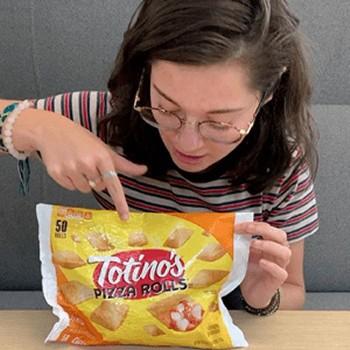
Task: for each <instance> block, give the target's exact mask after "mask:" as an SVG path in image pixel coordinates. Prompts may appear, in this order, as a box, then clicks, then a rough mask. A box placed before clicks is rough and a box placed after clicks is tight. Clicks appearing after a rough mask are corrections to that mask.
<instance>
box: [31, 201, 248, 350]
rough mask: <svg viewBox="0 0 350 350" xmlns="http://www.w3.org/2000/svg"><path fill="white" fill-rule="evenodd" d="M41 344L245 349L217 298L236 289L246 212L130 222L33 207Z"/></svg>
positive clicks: (106, 214)
mask: <svg viewBox="0 0 350 350" xmlns="http://www.w3.org/2000/svg"><path fill="white" fill-rule="evenodd" d="M37 217H38V221H39V240H40V259H41V271H42V278H43V292H44V296H45V299H46V301H47V303H48V304H49V305H51V306H52V308H53V312H54V314H55V315H56V316H57V317H58V318H59V321H58V322H57V323H56V324H55V326H54V327H53V329H52V331H51V333H50V334H49V336H48V337H47V339H46V341H57V342H66V343H71V344H80V345H97V344H109V345H112V344H135V345H151V346H185V347H193V348H203V349H228V348H232V347H241V346H247V342H246V340H245V338H244V335H243V333H242V331H241V330H240V329H239V328H238V327H237V326H236V325H235V324H234V323H233V322H232V318H231V316H230V314H229V312H228V310H227V309H226V308H225V306H224V304H223V302H222V300H221V297H222V296H224V295H227V294H228V293H229V292H230V291H232V290H233V289H234V288H236V287H237V286H238V285H239V284H240V282H241V281H242V279H243V277H244V275H245V272H246V268H247V262H248V254H249V238H247V237H244V236H241V235H235V234H234V224H235V222H241V221H252V219H253V215H252V214H250V213H167V214H161V213H131V214H130V218H129V220H128V221H127V222H125V221H121V220H120V219H119V217H118V215H117V214H116V213H115V212H113V211H107V210H90V209H81V208H71V207H63V206H54V205H45V204H39V205H38V206H37Z"/></svg>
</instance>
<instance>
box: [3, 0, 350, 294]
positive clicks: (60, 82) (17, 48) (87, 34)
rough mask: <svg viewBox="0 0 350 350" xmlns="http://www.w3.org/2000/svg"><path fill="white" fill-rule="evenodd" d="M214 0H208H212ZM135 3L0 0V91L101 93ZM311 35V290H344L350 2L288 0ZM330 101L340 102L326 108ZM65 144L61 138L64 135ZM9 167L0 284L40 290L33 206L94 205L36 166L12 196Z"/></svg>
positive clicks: (347, 274)
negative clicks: (314, 203)
mask: <svg viewBox="0 0 350 350" xmlns="http://www.w3.org/2000/svg"><path fill="white" fill-rule="evenodd" d="M213 1H214V0H213ZM137 4H138V0H103V1H102V0H50V1H48V0H0V28H1V29H0V43H1V44H0V96H1V97H5V98H26V97H43V96H48V95H50V94H55V93H59V92H62V91H73V90H82V89H91V90H92V89H105V84H106V80H107V78H108V76H109V73H110V70H111V67H112V63H113V60H114V56H115V53H116V51H117V49H118V47H119V45H120V42H121V38H122V35H123V31H124V30H125V28H126V26H127V22H128V19H129V17H130V15H131V13H132V11H133V10H134V8H136V6H137ZM290 4H291V6H292V7H293V8H294V9H295V10H296V12H297V13H298V14H299V16H300V18H301V21H302V29H303V31H304V32H305V33H306V35H307V36H308V37H309V39H310V43H311V46H312V52H313V61H314V77H315V96H314V103H317V104H319V105H322V106H315V108H314V112H315V116H316V120H317V122H318V124H319V126H320V129H321V143H320V153H321V159H320V170H319V174H318V178H317V181H316V189H317V192H318V201H319V206H320V217H321V225H320V227H321V228H320V231H319V232H318V233H317V234H316V235H315V236H314V237H312V238H310V239H307V240H306V257H305V260H306V263H305V266H306V282H307V287H308V290H312V291H332V290H333V291H350V268H349V266H350V261H349V252H350V244H349V227H350V221H349V218H350V217H349V215H348V213H347V212H348V208H349V207H350V195H349V189H348V182H349V178H348V177H349V175H348V174H349V170H350V164H349V163H350V161H349V159H350V157H349V155H348V154H349V153H348V152H349V149H350V144H349V140H350V138H349V137H348V135H349V134H350V130H349V126H350V123H349V114H350V113H349V106H345V105H349V100H350V91H349V89H350V84H349V81H350V21H349V18H350V1H349V0H290ZM332 104H338V105H344V106H327V105H332ZM62 142H63V140H62ZM15 169H16V164H15V161H14V160H13V159H10V158H9V157H1V159H0V256H1V264H0V290H1V289H3V290H4V289H9V290H14V289H18V290H21V289H40V287H41V278H40V266H39V253H38V242H37V223H36V218H35V204H36V203H38V202H46V203H60V204H67V205H76V206H89V207H97V205H96V203H95V201H94V200H93V198H92V197H91V196H87V195H83V194H78V193H71V192H68V191H65V190H63V189H61V188H59V187H58V186H57V185H55V184H54V183H53V181H52V180H51V179H50V178H48V176H47V175H46V174H45V171H43V169H42V166H41V164H39V163H34V164H33V168H32V171H33V174H32V181H31V192H30V195H29V196H27V197H25V198H23V197H21V196H20V195H19V194H18V179H17V174H16V170H15Z"/></svg>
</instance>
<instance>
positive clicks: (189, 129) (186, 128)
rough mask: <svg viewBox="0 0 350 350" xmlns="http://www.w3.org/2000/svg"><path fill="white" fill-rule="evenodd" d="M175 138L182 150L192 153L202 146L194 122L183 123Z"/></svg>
mask: <svg viewBox="0 0 350 350" xmlns="http://www.w3.org/2000/svg"><path fill="white" fill-rule="evenodd" d="M176 136H177V140H178V142H179V144H180V145H181V146H182V149H183V150H186V151H193V150H196V149H198V148H200V147H202V146H203V137H202V136H201V134H200V133H199V128H198V124H197V123H196V122H186V123H184V124H183V125H182V127H181V128H180V130H178V132H177V135H176Z"/></svg>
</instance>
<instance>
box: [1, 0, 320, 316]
mask: <svg viewBox="0 0 350 350" xmlns="http://www.w3.org/2000/svg"><path fill="white" fill-rule="evenodd" d="M108 90H109V92H108V93H106V92H75V93H66V94H62V95H58V96H54V97H50V98H46V99H43V100H37V101H34V105H33V106H31V108H26V107H28V105H26V104H23V103H20V104H19V107H18V105H17V107H16V106H15V105H13V106H12V107H11V106H10V109H11V108H16V109H15V111H13V112H9V108H8V109H7V110H6V109H5V107H6V106H7V105H9V104H11V101H4V100H3V101H0V110H1V111H3V110H4V112H3V113H2V121H1V123H2V124H3V131H2V134H3V138H2V142H3V145H2V146H3V147H2V149H3V151H9V152H10V154H12V155H14V156H16V157H18V156H23V157H25V156H26V155H27V154H30V153H32V152H38V153H39V155H40V157H41V159H42V161H43V163H44V164H45V166H46V168H47V171H48V173H49V175H50V176H51V177H52V178H53V179H54V180H55V181H56V182H57V183H59V184H60V185H61V186H62V187H64V188H66V189H69V190H79V191H81V192H90V191H91V190H92V191H93V194H94V196H95V197H96V199H97V200H98V201H99V203H100V204H101V205H102V206H103V207H104V208H107V209H114V208H116V209H117V211H118V212H119V214H120V215H121V216H122V217H123V218H125V219H126V218H127V215H128V210H129V208H130V209H131V210H139V211H158V212H167V211H217V212H224V211H252V212H254V213H255V221H254V222H253V223H250V224H240V225H239V226H238V227H237V228H236V229H237V231H239V232H241V233H243V234H249V235H253V236H255V235H258V236H260V237H261V238H262V239H259V240H253V241H252V244H251V254H250V259H249V265H248V271H247V274H246V277H245V279H244V281H243V282H242V284H241V286H240V290H237V291H235V292H234V293H233V294H231V295H230V296H228V297H226V299H225V302H226V304H227V305H228V306H229V307H231V308H237V307H241V306H242V305H243V306H244V307H245V308H246V309H247V310H248V311H251V312H253V313H256V314H269V313H271V312H273V311H275V310H276V309H277V308H278V306H280V307H281V308H284V309H296V308H301V307H302V305H303V303H304V295H305V288H304V277H303V256H304V238H305V237H307V236H309V235H311V234H313V233H314V232H315V231H316V230H317V228H318V218H317V209H316V202H315V194H314V190H313V183H312V175H314V172H315V168H316V166H315V164H316V158H317V155H316V152H315V146H314V137H313V129H312V118H311V115H310V112H309V105H310V95H311V87H310V80H309V69H308V65H307V60H306V58H305V53H304V48H303V42H302V38H301V34H300V32H299V31H298V20H297V18H296V17H295V16H294V15H293V14H292V13H291V12H290V10H289V8H288V6H287V2H286V1H284V0H250V1H247V0H244V1H242V0H217V1H212V0H197V1H188V0H168V1H157V0H144V1H142V3H141V5H140V7H139V9H138V11H137V13H136V14H135V16H134V17H133V18H132V20H131V23H130V25H129V28H128V30H127V32H126V34H125V36H124V41H123V43H122V46H121V49H120V51H119V53H118V56H117V59H116V62H115V67H114V70H113V72H112V75H111V77H110V80H109V82H108ZM62 115H64V116H66V117H68V118H63V117H62ZM22 152H24V153H22Z"/></svg>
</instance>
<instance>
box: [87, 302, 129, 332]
mask: <svg viewBox="0 0 350 350" xmlns="http://www.w3.org/2000/svg"><path fill="white" fill-rule="evenodd" d="M128 310H129V307H128V305H126V304H115V303H113V302H109V301H106V300H105V301H103V302H102V303H101V305H100V306H98V307H97V309H95V311H93V313H92V314H91V321H93V322H95V323H97V324H99V325H100V326H102V327H104V328H107V329H109V330H111V331H115V330H117V329H118V328H119V327H120V326H121V325H122V323H123V321H124V320H125V318H126V316H127V314H128Z"/></svg>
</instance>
